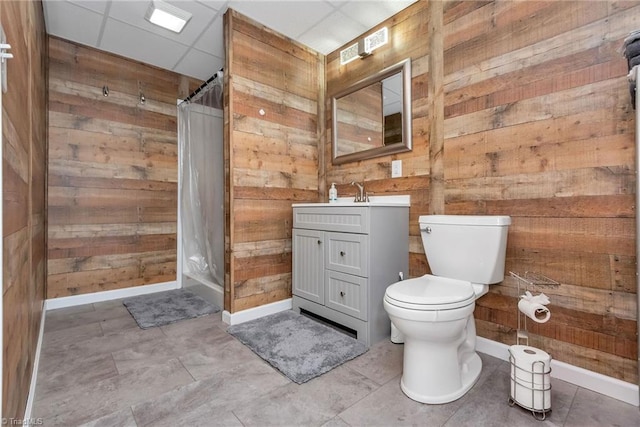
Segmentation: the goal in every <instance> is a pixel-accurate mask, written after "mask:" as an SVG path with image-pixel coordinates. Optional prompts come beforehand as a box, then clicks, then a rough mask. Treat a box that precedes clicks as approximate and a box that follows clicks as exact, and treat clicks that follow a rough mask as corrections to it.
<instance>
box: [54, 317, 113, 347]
mask: <svg viewBox="0 0 640 427" xmlns="http://www.w3.org/2000/svg"><path fill="white" fill-rule="evenodd" d="M45 325H46V321H45ZM102 335H104V334H103V332H102V328H100V324H99V323H85V324H83V325H79V326H72V327H69V328H64V329H58V330H54V331H49V332H48V333H47V334H45V335H44V337H43V339H42V349H43V352H44V351H46V352H55V351H58V350H59V349H60V348H62V347H64V346H68V345H71V344H75V343H77V342H80V341H84V340H88V339H91V338H95V337H101V336H102Z"/></svg>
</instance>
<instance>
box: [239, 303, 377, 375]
mask: <svg viewBox="0 0 640 427" xmlns="http://www.w3.org/2000/svg"><path fill="white" fill-rule="evenodd" d="M227 332H229V333H230V334H231V335H233V336H234V337H236V338H238V340H240V342H242V343H243V344H245V345H246V346H248V347H249V348H250V349H251V350H253V352H254V353H256V354H257V355H258V356H260V357H262V358H263V359H264V360H266V361H267V362H269V363H270V364H271V366H273V367H274V368H276V369H278V370H279V371H280V372H282V373H283V374H284V375H286V376H287V377H288V378H289V379H290V380H291V381H293V382H296V383H298V384H302V383H304V382H307V381H309V380H310V379H312V378H315V377H317V376H318V375H322V374H324V373H325V372H328V371H330V370H332V369H333V368H335V367H337V366H340V365H341V364H343V363H344V362H347V361H349V360H351V359H353V358H354V357H357V356H359V355H361V354H362V353H364V352H366V351H367V348H366V347H365V346H364V344H362V343H361V342H358V341H357V340H356V339H354V338H351V337H349V336H347V335H345V334H343V333H341V332H338V331H336V330H335V329H332V328H330V327H328V326H325V325H323V324H321V323H319V322H316V321H314V320H311V319H309V318H307V317H305V316H302V315H300V314H297V313H295V312H293V311H292V310H287V311H282V312H280V313H276V314H272V315H270V316H265V317H261V318H259V319H256V320H252V321H250V322H246V323H241V324H239V325H234V326H230V327H229V328H228V329H227Z"/></svg>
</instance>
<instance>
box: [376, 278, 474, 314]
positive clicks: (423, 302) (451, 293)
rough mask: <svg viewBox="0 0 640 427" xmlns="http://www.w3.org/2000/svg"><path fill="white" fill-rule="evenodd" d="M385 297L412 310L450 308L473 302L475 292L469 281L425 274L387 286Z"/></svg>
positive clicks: (390, 301) (392, 302) (391, 302)
mask: <svg viewBox="0 0 640 427" xmlns="http://www.w3.org/2000/svg"><path fill="white" fill-rule="evenodd" d="M385 298H387V302H389V303H390V304H394V305H397V306H399V307H405V308H411V309H414V310H450V309H454V308H459V307H464V306H467V305H469V304H471V303H473V302H474V301H475V299H476V294H475V292H474V291H473V286H472V285H471V282H467V281H464V280H456V279H449V278H446V277H437V276H432V275H430V274H427V275H424V276H422V277H418V278H415V279H409V280H403V281H402V282H398V283H395V284H393V285H391V286H389V287H388V288H387V291H386V293H385Z"/></svg>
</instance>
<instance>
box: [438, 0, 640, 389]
mask: <svg viewBox="0 0 640 427" xmlns="http://www.w3.org/2000/svg"><path fill="white" fill-rule="evenodd" d="M444 28H445V32H444V37H445V40H444V59H445V61H444V74H445V77H444V80H445V83H444V91H445V121H444V126H445V136H444V138H445V149H444V153H445V155H444V170H445V187H446V189H445V195H446V196H445V203H446V212H447V213H460V214H484V213H487V214H501V215H503V214H505V215H511V217H512V220H513V223H512V225H511V227H510V230H509V244H508V254H507V269H508V270H512V271H516V272H520V273H524V272H525V271H534V272H539V273H542V274H545V275H547V276H549V277H551V278H553V279H555V280H557V281H559V282H560V283H561V285H560V286H559V287H557V288H545V289H540V291H543V292H544V293H545V294H547V295H549V297H550V298H551V305H550V308H551V311H552V317H551V321H550V322H548V323H546V324H544V325H539V326H538V325H532V323H533V322H529V326H530V331H531V332H532V333H533V340H532V341H531V344H532V345H534V346H538V347H540V348H544V349H545V350H548V351H549V352H550V353H551V354H552V356H553V357H554V358H555V359H558V360H562V361H564V362H568V363H571V364H573V365H576V366H580V367H583V368H586V369H590V370H592V371H596V372H600V373H602V374H605V375H609V376H612V377H615V378H619V379H622V380H625V381H629V382H632V383H636V384H637V382H638V376H637V356H638V355H637V335H636V332H637V331H636V318H637V307H636V284H635V262H636V254H635V246H634V244H635V212H634V203H635V202H634V192H635V176H634V134H635V132H634V126H635V119H634V114H633V110H632V107H631V101H630V97H629V87H628V84H627V79H626V74H627V66H626V60H625V59H624V58H623V57H622V56H621V54H620V53H619V52H618V51H617V49H618V48H620V47H621V45H622V42H623V39H624V38H625V36H627V35H628V33H629V32H630V31H632V30H637V29H639V28H640V2H637V1H634V2H611V1H591V2H581V1H563V2H553V1H551V2H500V1H496V2H450V3H449V4H447V5H446V6H445V12H444ZM516 292H517V290H516V283H515V282H514V280H510V279H508V280H505V281H504V282H503V283H502V284H501V285H499V286H492V287H491V293H490V294H489V295H487V296H486V297H484V298H481V299H480V300H479V301H478V306H477V308H476V317H477V319H478V321H477V326H478V333H479V334H480V335H482V336H485V337H488V338H491V339H494V340H497V341H501V342H504V343H513V342H514V332H513V329H514V328H515V327H517V318H516V311H515V309H514V307H515V305H516V298H515V297H516Z"/></svg>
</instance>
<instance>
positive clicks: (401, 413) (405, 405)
mask: <svg viewBox="0 0 640 427" xmlns="http://www.w3.org/2000/svg"><path fill="white" fill-rule="evenodd" d="M460 405H461V404H460V403H459V402H458V401H456V402H453V403H450V404H447V405H425V404H423V403H419V402H416V401H414V400H411V399H409V398H408V397H407V396H406V395H405V394H404V393H403V392H402V390H401V389H400V376H397V377H396V378H393V379H392V380H390V381H389V382H387V383H386V384H385V385H383V386H382V387H380V388H379V389H378V390H375V391H374V392H373V393H371V394H370V395H368V396H367V397H365V398H364V399H362V400H360V401H359V402H357V403H356V404H355V405H353V406H351V407H350V408H348V409H346V410H345V411H343V412H341V413H340V414H339V416H340V418H341V419H342V420H344V421H345V422H346V423H347V424H349V425H351V426H404V425H425V426H441V425H443V424H444V423H445V422H446V421H447V420H448V419H449V418H450V417H451V416H452V415H453V414H454V413H455V412H456V411H457V410H458V409H459V408H460Z"/></svg>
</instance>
